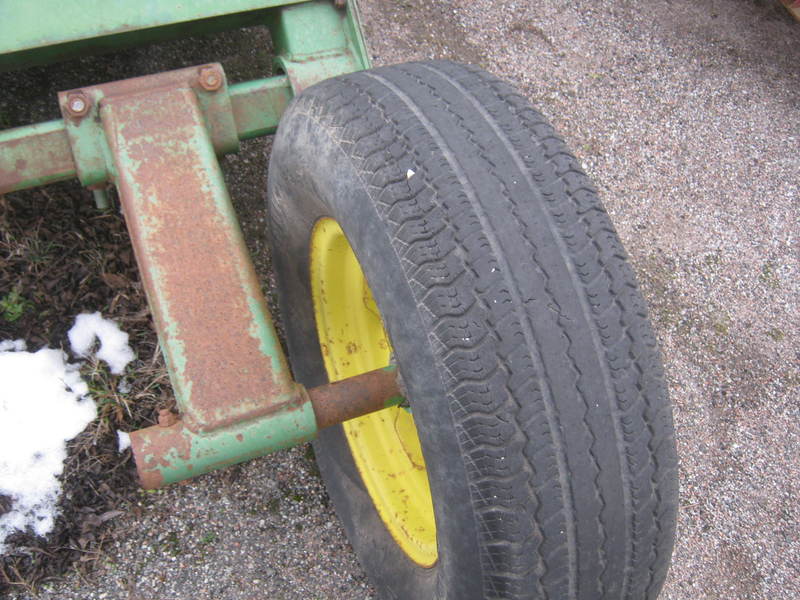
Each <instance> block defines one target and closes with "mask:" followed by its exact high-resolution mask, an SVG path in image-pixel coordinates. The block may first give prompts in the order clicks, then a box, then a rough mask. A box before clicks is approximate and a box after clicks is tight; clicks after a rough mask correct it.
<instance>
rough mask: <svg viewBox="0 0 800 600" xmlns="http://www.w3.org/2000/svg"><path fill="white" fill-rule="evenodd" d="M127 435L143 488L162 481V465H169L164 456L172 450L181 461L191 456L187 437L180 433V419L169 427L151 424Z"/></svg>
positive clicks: (162, 483)
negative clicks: (152, 425) (129, 438)
mask: <svg viewBox="0 0 800 600" xmlns="http://www.w3.org/2000/svg"><path fill="white" fill-rule="evenodd" d="M130 436H131V450H132V452H133V458H134V460H135V462H136V471H137V473H138V475H139V482H140V483H141V485H142V487H143V488H145V489H148V490H152V489H156V488H159V487H162V486H163V485H164V475H163V474H162V469H164V468H170V467H172V466H173V465H172V464H171V463H170V462H169V460H167V459H166V458H165V457H166V456H169V455H171V454H173V453H174V454H175V455H177V457H178V458H180V459H181V460H184V461H188V460H189V458H190V457H191V441H190V439H189V437H188V436H186V435H183V427H182V424H181V423H180V421H177V422H176V423H174V424H173V425H171V426H169V427H162V426H154V427H148V428H146V429H139V430H138V431H132V432H131V433H130Z"/></svg>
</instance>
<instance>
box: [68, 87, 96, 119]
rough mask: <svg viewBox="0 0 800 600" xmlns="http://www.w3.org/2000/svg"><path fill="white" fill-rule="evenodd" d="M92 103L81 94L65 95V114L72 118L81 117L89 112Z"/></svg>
mask: <svg viewBox="0 0 800 600" xmlns="http://www.w3.org/2000/svg"><path fill="white" fill-rule="evenodd" d="M91 105H92V101H91V100H89V98H87V97H86V95H85V94H84V93H83V92H75V93H74V94H68V95H67V106H66V109H67V112H68V113H69V114H70V115H71V116H73V117H82V116H84V115H85V114H86V113H88V112H89V107H90V106H91Z"/></svg>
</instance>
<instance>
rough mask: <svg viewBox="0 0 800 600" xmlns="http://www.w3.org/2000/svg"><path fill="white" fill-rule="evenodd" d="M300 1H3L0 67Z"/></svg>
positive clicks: (231, 23) (206, 28)
mask: <svg viewBox="0 0 800 600" xmlns="http://www.w3.org/2000/svg"><path fill="white" fill-rule="evenodd" d="M302 1H303V0H225V1H224V2H221V1H220V0H191V1H176V0H137V1H135V2H133V1H131V0H81V1H74V2H64V1H63V0H3V1H2V2H0V70H9V69H16V68H21V67H27V66H31V65H36V64H46V63H49V62H55V61H59V60H65V59H67V58H71V57H73V56H77V55H81V54H91V53H99V52H107V51H111V50H115V49H118V48H121V47H126V46H132V45H141V44H143V43H150V42H156V41H161V40H167V39H174V38H179V37H186V36H189V35H199V34H205V33H212V32H216V31H224V30H226V29H233V28H237V27H244V26H247V25H256V24H261V23H263V22H264V19H265V18H266V14H267V12H268V11H269V10H270V9H274V8H276V7H279V6H283V5H287V4H294V3H297V2H302Z"/></svg>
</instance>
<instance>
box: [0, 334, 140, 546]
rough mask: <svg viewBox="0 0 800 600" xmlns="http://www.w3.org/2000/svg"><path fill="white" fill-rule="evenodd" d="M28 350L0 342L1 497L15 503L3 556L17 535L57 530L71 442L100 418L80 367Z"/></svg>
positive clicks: (4, 519)
mask: <svg viewBox="0 0 800 600" xmlns="http://www.w3.org/2000/svg"><path fill="white" fill-rule="evenodd" d="M125 338H126V341H127V335H126V336H125ZM24 349H25V343H24V342H23V341H22V340H16V341H13V342H11V341H2V342H0V494H2V495H4V496H7V497H9V498H10V499H11V502H12V504H11V510H10V511H9V512H6V513H5V514H3V515H2V516H0V554H3V553H4V552H5V551H6V544H5V540H6V539H7V538H8V536H9V535H11V534H12V533H14V532H16V531H24V530H26V529H30V530H32V531H33V533H35V534H36V535H45V534H47V533H49V532H50V531H51V530H52V529H53V525H54V523H55V517H56V515H57V506H56V505H57V502H58V498H59V495H60V492H61V486H60V483H59V481H58V479H57V477H58V475H60V474H61V472H62V471H63V469H64V459H65V458H66V456H67V451H66V442H67V441H68V440H71V439H72V438H74V437H75V436H76V435H78V434H79V433H80V432H81V431H83V430H84V429H85V428H86V426H87V425H88V424H89V423H90V422H91V421H92V420H93V419H94V418H95V417H96V416H97V411H96V408H95V405H94V402H93V401H92V400H91V398H89V397H88V392H89V387H88V386H87V384H86V383H85V382H84V381H83V380H82V379H81V376H80V373H79V372H78V369H79V365H77V364H70V363H68V362H66V361H65V358H66V356H65V354H64V353H63V352H62V351H61V350H53V349H50V348H43V349H41V350H39V351H38V352H25V351H24ZM116 364H121V363H116ZM126 364H127V363H126ZM123 367H124V365H123Z"/></svg>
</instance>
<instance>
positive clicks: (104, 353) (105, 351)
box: [67, 312, 134, 375]
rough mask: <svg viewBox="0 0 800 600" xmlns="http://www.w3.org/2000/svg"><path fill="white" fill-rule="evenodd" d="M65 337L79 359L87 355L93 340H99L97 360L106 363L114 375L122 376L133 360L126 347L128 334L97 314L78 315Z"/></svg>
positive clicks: (128, 347)
mask: <svg viewBox="0 0 800 600" xmlns="http://www.w3.org/2000/svg"><path fill="white" fill-rule="evenodd" d="M67 336H68V337H69V343H70V345H71V346H72V351H73V352H75V354H77V355H78V356H81V357H85V356H88V355H89V353H90V351H91V350H92V346H93V345H94V341H95V338H96V339H98V340H100V349H99V350H98V351H97V358H99V359H100V360H104V361H105V362H106V363H108V367H109V369H111V372H112V373H114V374H115V375H120V374H122V372H123V371H124V370H125V367H126V366H127V365H128V363H129V362H131V361H132V360H133V359H134V354H133V350H131V347H130V346H129V345H128V334H127V333H125V332H124V331H122V330H121V329H120V328H119V325H117V324H116V323H115V322H114V321H111V320H109V319H104V318H103V316H102V315H101V314H100V313H99V312H96V313H83V314H81V315H78V316H77V318H76V319H75V324H74V325H73V326H72V329H70V330H69V332H68V333H67Z"/></svg>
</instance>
